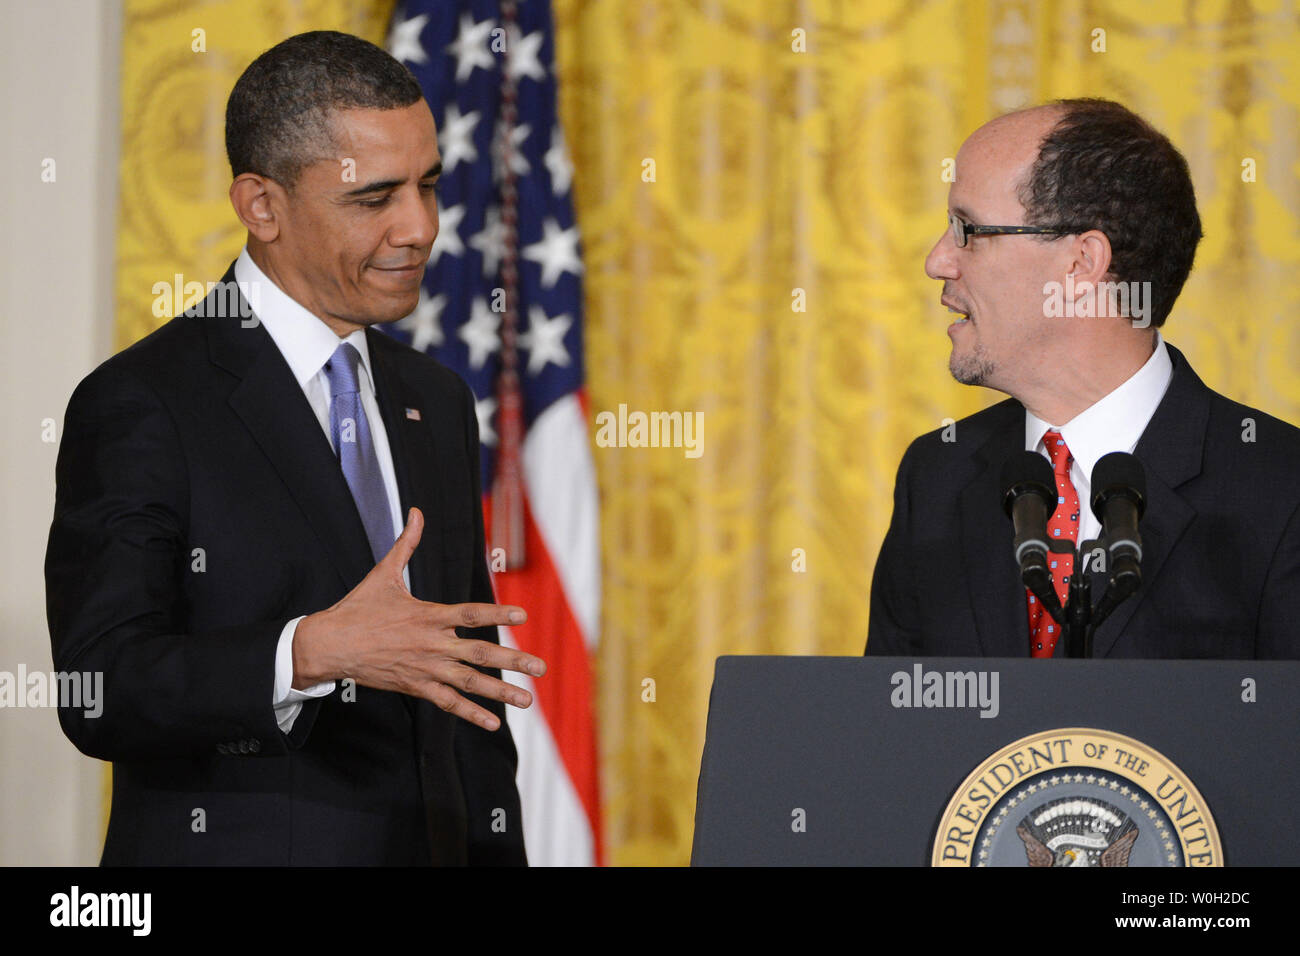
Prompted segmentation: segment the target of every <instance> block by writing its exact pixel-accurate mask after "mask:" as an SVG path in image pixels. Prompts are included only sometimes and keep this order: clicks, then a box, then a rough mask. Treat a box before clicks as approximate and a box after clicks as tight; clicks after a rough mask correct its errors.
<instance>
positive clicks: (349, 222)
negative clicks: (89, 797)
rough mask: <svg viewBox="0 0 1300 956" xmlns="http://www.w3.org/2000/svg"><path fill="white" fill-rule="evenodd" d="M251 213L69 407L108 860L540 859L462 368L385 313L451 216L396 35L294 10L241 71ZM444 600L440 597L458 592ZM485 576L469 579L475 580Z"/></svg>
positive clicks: (54, 584)
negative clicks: (321, 28) (309, 21)
mask: <svg viewBox="0 0 1300 956" xmlns="http://www.w3.org/2000/svg"><path fill="white" fill-rule="evenodd" d="M227 149H228V152H229V154H230V161H231V166H232V171H233V173H234V183H233V184H232V186H231V201H232V203H233V205H234V208H235V211H236V212H237V214H238V215H239V217H240V219H241V221H242V222H243V223H244V225H245V226H246V227H247V229H248V243H247V247H246V249H245V251H244V252H243V253H242V254H241V256H240V258H239V260H238V261H237V262H236V263H235V264H234V265H233V266H232V267H231V269H230V271H229V272H227V273H226V276H225V278H224V280H223V282H222V283H221V284H220V285H218V286H217V287H216V288H215V289H214V290H213V291H212V292H211V293H210V294H209V296H208V297H207V298H206V299H205V300H204V301H203V302H202V303H201V304H200V305H199V306H197V307H196V308H192V309H191V310H189V311H188V312H187V313H186V314H184V315H182V316H179V317H177V318H176V319H174V320H172V321H171V322H169V323H168V324H167V325H165V326H164V327H163V328H161V329H159V330H158V331H157V332H155V333H153V334H152V335H150V336H148V337H147V338H145V339H143V340H142V341H140V342H138V343H136V344H135V345H134V346H132V347H131V348H128V349H127V350H125V351H124V352H122V353H120V354H118V355H116V356H114V357H113V358H112V359H110V360H109V361H107V362H105V363H104V364H103V365H101V366H100V367H99V368H98V369H96V370H95V372H93V373H92V374H91V375H90V376H88V377H87V378H86V379H85V380H84V381H83V382H82V383H81V385H80V386H79V387H78V388H77V390H76V392H75V393H74V395H73V396H72V399H71V401H70V403H69V406H68V412H67V416H66V420H65V426H64V435H63V441H62V445H61V448H60V452H59V461H58V469H57V482H58V490H57V496H56V504H55V515H54V522H53V525H52V528H51V531H50V541H49V548H48V552H47V556H46V582H47V604H48V615H49V623H50V633H51V639H52V643H53V649H54V661H55V665H56V667H57V668H58V669H60V670H68V671H101V672H103V674H104V705H103V712H102V716H100V717H98V718H97V719H96V718H89V717H86V716H85V715H84V714H83V713H82V712H81V711H79V710H75V709H70V708H69V709H61V710H60V715H59V716H60V720H61V722H62V724H63V727H64V730H65V732H66V733H67V734H68V736H69V737H70V738H71V739H72V740H73V742H74V743H76V744H77V746H78V747H79V748H80V749H81V750H82V751H83V752H85V753H87V754H89V755H91V756H95V757H99V758H101V759H105V760H112V761H113V763H114V774H113V807H112V815H111V818H110V821H109V828H108V835H107V839H106V843H105V847H104V855H103V861H104V862H105V863H106V864H139V863H163V864H179V863H201V864H306V865H333V864H362V865H369V864H428V863H435V864H443V863H453V864H454V863H523V862H525V857H524V849H523V834H522V819H521V815H520V810H519V797H518V793H517V791H516V788H515V782H514V773H515V764H516V755H515V749H514V745H513V743H512V740H511V737H510V732H509V729H508V727H507V726H506V725H505V722H504V716H505V715H504V706H503V702H505V703H511V704H514V705H516V706H521V707H526V706H528V705H529V703H530V702H531V699H530V696H529V695H528V693H527V692H526V691H524V690H522V689H520V688H517V687H514V686H512V685H510V684H508V683H506V682H504V681H502V680H500V679H499V677H500V671H499V669H500V668H506V669H510V670H516V671H523V672H527V673H529V674H533V675H540V674H541V673H543V671H544V664H543V662H542V661H540V660H539V659H538V658H535V657H532V656H530V655H527V654H523V653H520V652H517V651H513V650H509V649H506V648H503V647H501V646H499V645H498V644H497V642H496V625H499V624H511V623H518V622H520V621H522V620H523V619H524V615H523V611H522V610H521V609H519V608H510V607H499V606H496V605H495V604H493V603H492V601H493V595H492V588H491V583H490V580H489V577H488V572H487V568H486V565H485V560H484V551H485V547H484V535H483V522H482V515H481V510H480V486H479V469H478V462H479V444H478V425H477V418H476V415H475V410H474V401H473V397H472V395H471V393H470V391H469V388H468V387H467V386H466V385H465V383H464V382H462V381H460V380H459V379H458V378H457V377H456V376H455V375H453V374H452V373H451V372H449V371H448V370H446V369H445V368H443V367H442V366H440V365H439V364H438V363H437V362H435V361H433V360H432V359H430V358H428V357H426V356H424V355H422V354H419V353H416V352H414V351H413V350H411V349H409V348H407V347H405V346H403V345H400V344H398V343H396V342H395V341H393V340H392V339H389V338H387V337H386V336H383V335H380V334H378V333H376V332H375V331H374V330H372V329H371V328H370V326H372V325H374V324H375V323H378V322H387V321H392V320H394V319H398V318H400V317H402V316H403V315H406V314H408V313H409V312H411V311H412V310H413V309H414V307H415V305H416V303H417V301H418V296H419V289H420V281H421V278H422V276H423V267H424V265H425V264H426V262H427V260H428V257H429V252H430V249H431V247H432V244H433V241H434V238H435V236H436V235H437V230H438V218H437V201H436V196H435V192H434V187H435V185H436V182H437V178H438V175H439V173H440V170H441V163H440V161H439V156H438V147H437V136H436V132H435V129H434V123H433V117H432V115H431V114H430V111H429V108H428V106H427V105H426V103H425V102H424V99H423V97H422V95H421V92H420V88H419V86H418V84H417V83H416V82H415V80H414V79H413V78H412V77H411V76H410V73H409V72H408V71H407V70H406V69H405V68H404V67H403V66H401V64H400V63H398V62H397V61H396V60H394V59H392V58H391V57H389V56H388V54H386V53H385V52H384V51H382V50H380V49H379V48H378V47H375V46H373V45H372V44H369V43H366V42H365V41H362V40H360V39H358V38H355V37H350V36H347V35H344V34H338V33H326V32H318V33H309V34H303V35H300V36H297V37H293V38H290V39H289V40H286V41H285V42H283V43H281V44H279V45H277V46H276V47H274V48H272V49H271V50H269V51H267V52H266V53H264V54H263V55H262V56H261V57H259V58H258V59H257V60H256V61H255V62H254V63H253V64H252V65H251V66H250V67H249V68H248V70H247V71H245V73H244V74H243V76H241V78H240V80H239V82H238V83H237V84H236V86H235V89H234V91H233V92H232V94H231V98H230V103H229V105H228V108H227ZM435 602H437V603H435ZM462 602H469V603H462Z"/></svg>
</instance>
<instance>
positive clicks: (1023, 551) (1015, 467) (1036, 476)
mask: <svg viewBox="0 0 1300 956" xmlns="http://www.w3.org/2000/svg"><path fill="white" fill-rule="evenodd" d="M1002 487H1003V489H1005V490H1004V491H1003V493H1002V509H1003V510H1004V511H1005V512H1006V513H1007V517H1009V518H1010V519H1011V524H1012V527H1013V528H1014V529H1015V540H1014V542H1013V544H1014V546H1015V556H1016V563H1017V564H1018V565H1020V580H1021V581H1023V582H1024V585H1025V587H1027V588H1029V590H1030V591H1031V592H1032V593H1033V594H1034V596H1035V597H1036V598H1038V600H1039V601H1041V602H1042V604H1043V608H1044V609H1045V610H1046V611H1047V612H1048V613H1049V614H1051V615H1052V617H1053V618H1054V619H1055V620H1056V621H1057V623H1064V618H1065V610H1064V609H1063V608H1062V607H1061V601H1060V599H1059V598H1057V596H1056V589H1055V588H1054V587H1053V586H1052V572H1051V571H1050V570H1049V569H1048V566H1047V553H1048V550H1049V549H1048V546H1047V519H1048V518H1050V517H1051V516H1052V512H1053V511H1055V510H1056V499H1057V493H1056V475H1055V474H1054V473H1053V472H1052V466H1051V465H1049V464H1048V463H1047V459H1046V458H1044V457H1043V456H1042V455H1040V454H1038V453H1037V452H1032V451H1022V452H1020V453H1019V454H1016V455H1012V456H1011V457H1010V458H1008V459H1007V461H1006V464H1004V465H1003V466H1002Z"/></svg>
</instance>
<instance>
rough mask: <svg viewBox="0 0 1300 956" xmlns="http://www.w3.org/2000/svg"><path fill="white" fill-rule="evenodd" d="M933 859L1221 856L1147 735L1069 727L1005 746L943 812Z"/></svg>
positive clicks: (1063, 862) (1103, 860)
mask: <svg viewBox="0 0 1300 956" xmlns="http://www.w3.org/2000/svg"><path fill="white" fill-rule="evenodd" d="M930 862H931V864H932V865H934V866H1106V867H1118V866H1222V865H1223V849H1222V847H1221V846H1220V844H1219V831H1218V828H1217V827H1215V825H1214V819H1213V817H1211V816H1210V810H1209V807H1207V806H1206V804H1205V800H1204V798H1203V797H1202V796H1201V794H1200V793H1199V792H1198V791H1197V789H1196V787H1195V786H1193V785H1192V782H1191V780H1189V779H1188V778H1187V775H1186V774H1184V773H1183V772H1182V771H1181V770H1180V769H1179V768H1178V767H1177V766H1175V765H1174V764H1173V762H1171V761H1170V760H1169V759H1168V758H1167V757H1165V756H1164V755H1163V754H1161V753H1160V752H1159V751H1156V750H1153V749H1152V748H1151V747H1148V746H1146V745H1145V744H1143V743H1142V742H1141V741H1138V740H1134V739H1132V738H1131V737H1125V736H1123V735H1122V734H1116V733H1111V732H1110V731H1108V730H1096V729H1094V728H1088V727H1070V728H1064V729H1061V730H1047V731H1043V732H1042V733H1037V734H1031V735H1030V736H1028V737H1025V738H1023V739H1021V740H1017V741H1016V742H1015V743H1013V744H1009V745H1008V746H1006V747H1003V748H1002V749H1001V750H999V751H998V752H997V753H995V754H993V756H991V757H989V758H988V760H986V761H984V763H982V764H980V765H979V766H978V767H976V768H975V770H974V771H973V772H972V773H971V774H970V776H968V777H967V778H966V780H965V781H964V782H963V783H962V785H961V786H960V787H958V788H957V792H956V794H954V795H953V798H952V800H950V801H949V802H948V808H947V809H946V810H944V812H943V816H942V817H941V818H940V821H939V829H938V831H937V832H936V834H935V838H934V852H933V853H932V854H931V861H930Z"/></svg>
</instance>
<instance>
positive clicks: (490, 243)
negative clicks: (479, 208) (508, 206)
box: [469, 206, 506, 279]
mask: <svg viewBox="0 0 1300 956" xmlns="http://www.w3.org/2000/svg"><path fill="white" fill-rule="evenodd" d="M469 244H470V245H471V246H473V247H474V248H475V249H477V250H478V251H479V253H480V254H482V256H483V274H484V275H485V276H487V277H488V278H489V279H490V278H492V277H493V276H495V275H496V274H497V269H498V268H499V267H500V266H501V257H502V256H503V255H504V254H505V248H506V231H505V226H503V225H502V224H501V207H500V206H488V208H487V212H486V213H485V214H484V216H483V230H482V231H481V232H476V233H475V234H474V235H473V236H471V237H470V240H469Z"/></svg>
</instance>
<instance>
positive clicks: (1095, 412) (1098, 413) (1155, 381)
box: [1025, 331, 1174, 476]
mask: <svg viewBox="0 0 1300 956" xmlns="http://www.w3.org/2000/svg"><path fill="white" fill-rule="evenodd" d="M1173 374H1174V365H1173V362H1172V361H1171V360H1170V358H1169V349H1168V348H1166V347H1165V340H1164V338H1163V337H1161V335H1160V332H1159V331H1157V332H1156V348H1155V351H1154V352H1152V353H1151V357H1150V358H1149V359H1147V361H1146V364H1145V365H1143V366H1142V367H1141V368H1140V369H1138V370H1137V371H1136V372H1134V373H1133V376H1132V377H1131V378H1130V379H1129V380H1128V381H1126V382H1125V383H1124V384H1123V385H1121V386H1119V387H1118V388H1116V389H1115V390H1114V391H1112V392H1111V393H1110V394H1108V395H1106V396H1105V397H1104V398H1101V399H1099V400H1098V401H1096V402H1094V403H1093V404H1092V405H1090V406H1088V407H1087V408H1085V409H1084V410H1083V411H1081V412H1080V413H1079V414H1078V415H1075V416H1074V418H1072V419H1070V420H1069V421H1068V422H1066V423H1065V424H1064V425H1052V424H1049V423H1048V422H1045V421H1043V420H1042V419H1041V418H1039V417H1038V416H1037V415H1035V414H1034V413H1033V412H1031V411H1029V409H1025V449H1026V450H1027V451H1042V450H1043V449H1044V446H1043V433H1044V432H1045V431H1047V430H1048V429H1049V428H1054V429H1055V430H1056V431H1058V432H1060V433H1061V437H1062V438H1064V439H1065V445H1066V447H1067V448H1069V449H1070V454H1071V455H1073V456H1074V461H1075V464H1076V465H1078V466H1079V467H1080V468H1081V469H1082V473H1083V474H1084V475H1085V476H1086V475H1091V474H1092V469H1093V466H1095V465H1096V464H1097V459H1099V458H1101V457H1102V456H1103V455H1105V454H1108V453H1109V452H1112V451H1126V452H1130V453H1131V452H1132V451H1133V449H1134V448H1136V447H1137V443H1138V439H1139V438H1141V437H1142V433H1143V432H1144V431H1146V427H1147V423H1148V422H1150V421H1151V416H1152V415H1154V414H1155V413H1156V408H1157V407H1158V406H1159V405H1160V400H1161V399H1163V398H1164V396H1165V390H1166V389H1167V388H1168V387H1169V380H1170V379H1171V378H1173Z"/></svg>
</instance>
